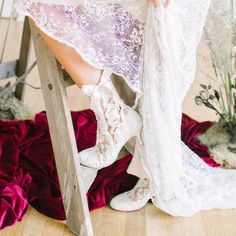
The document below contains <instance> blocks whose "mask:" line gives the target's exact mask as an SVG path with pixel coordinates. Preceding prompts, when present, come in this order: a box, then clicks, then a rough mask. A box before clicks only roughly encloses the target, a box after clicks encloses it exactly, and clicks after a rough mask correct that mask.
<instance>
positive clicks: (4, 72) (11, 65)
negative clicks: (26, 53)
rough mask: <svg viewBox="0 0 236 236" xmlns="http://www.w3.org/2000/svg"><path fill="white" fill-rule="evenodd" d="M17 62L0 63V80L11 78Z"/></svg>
mask: <svg viewBox="0 0 236 236" xmlns="http://www.w3.org/2000/svg"><path fill="white" fill-rule="evenodd" d="M17 61H18V60H14V61H8V62H2V63H0V80H3V79H7V78H10V77H13V75H14V74H15V73H16V65H17Z"/></svg>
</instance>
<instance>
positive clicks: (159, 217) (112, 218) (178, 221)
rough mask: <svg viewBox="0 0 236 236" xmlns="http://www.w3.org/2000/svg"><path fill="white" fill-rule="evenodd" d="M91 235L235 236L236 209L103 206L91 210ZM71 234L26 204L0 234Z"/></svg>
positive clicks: (59, 223)
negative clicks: (186, 213) (178, 212)
mask: <svg viewBox="0 0 236 236" xmlns="http://www.w3.org/2000/svg"><path fill="white" fill-rule="evenodd" d="M91 217H92V223H93V228H94V232H95V236H190V235H191V236H235V235H236V224H235V218H236V210H212V211H206V212H201V213H197V214H195V215H194V216H192V217H188V218H183V217H173V216H170V215H168V214H166V213H164V212H162V211H161V210H159V209H157V208H156V207H154V206H153V204H151V203H148V204H147V205H146V207H145V208H143V209H141V210H138V211H135V212H129V213H126V212H118V211H114V210H112V209H110V208H109V207H104V208H101V209H99V210H95V211H92V212H91ZM70 235H71V236H72V235H73V234H72V233H70V232H69V231H68V229H67V226H66V222H65V221H57V220H54V219H51V218H48V217H46V216H44V215H42V214H40V213H39V212H37V211H36V210H35V209H34V208H32V207H30V208H29V210H28V211H27V213H26V216H25V217H24V219H23V220H22V222H18V223H16V224H15V225H13V226H10V227H7V228H5V229H3V230H1V231H0V236H70Z"/></svg>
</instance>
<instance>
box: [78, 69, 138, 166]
mask: <svg viewBox="0 0 236 236" xmlns="http://www.w3.org/2000/svg"><path fill="white" fill-rule="evenodd" d="M111 74H112V72H111V71H108V70H104V71H103V74H102V77H101V80H100V82H99V83H98V84H97V85H83V86H82V88H81V89H82V92H83V93H84V94H85V95H87V96H88V97H89V99H90V109H92V110H93V111H94V114H95V116H96V120H97V136H96V137H97V139H96V145H95V146H94V147H91V148H88V149H86V150H83V151H81V152H80V153H79V154H78V155H79V159H80V162H81V164H82V165H85V166H89V167H93V168H97V169H99V168H103V167H106V166H109V165H111V164H112V163H113V162H114V161H115V160H116V159H117V156H118V154H119V152H120V150H121V148H122V147H123V146H124V145H125V143H126V142H127V141H128V140H129V139H130V138H132V137H134V136H136V135H138V133H139V131H140V130H141V127H142V120H141V117H140V116H139V114H138V113H137V112H136V111H135V110H134V109H133V108H131V107H129V106H127V105H126V104H125V103H124V102H123V100H122V99H121V98H120V96H119V94H118V93H117V91H116V89H115V87H114V85H113V83H112V81H111V78H110V77H111Z"/></svg>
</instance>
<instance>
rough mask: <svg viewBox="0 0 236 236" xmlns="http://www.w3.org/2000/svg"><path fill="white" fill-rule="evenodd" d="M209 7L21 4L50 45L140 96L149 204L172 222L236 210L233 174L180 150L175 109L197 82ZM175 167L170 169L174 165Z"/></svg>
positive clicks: (32, 0)
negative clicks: (71, 51) (64, 48)
mask: <svg viewBox="0 0 236 236" xmlns="http://www.w3.org/2000/svg"><path fill="white" fill-rule="evenodd" d="M209 5H210V0H188V1H186V0H172V3H171V4H170V6H169V8H167V9H165V8H164V7H163V6H161V7H158V8H154V7H153V6H152V5H150V4H148V1H146V0H120V1H119V0H98V1H95V0H94V1H86V0H81V1H76V0H73V1H72V0H65V1H61V0H58V1H57V0H49V1H43V0H41V1H40V0H20V1H18V4H17V7H18V9H19V11H21V12H23V13H24V14H26V15H30V16H31V17H33V18H34V19H35V21H36V23H37V24H38V26H39V27H40V28H41V29H42V30H43V31H45V32H46V33H47V34H49V35H51V36H52V37H53V38H55V39H57V40H59V41H61V42H64V43H66V44H67V45H70V46H72V47H74V48H75V49H76V50H77V51H78V52H79V53H80V54H81V56H82V57H83V58H84V59H85V60H86V61H88V62H89V63H90V64H92V65H95V66H96V67H99V68H108V69H111V70H112V71H113V72H114V73H116V74H119V75H121V76H122V77H123V78H124V79H125V81H126V82H127V84H128V85H129V86H130V87H131V88H132V89H133V90H134V91H136V92H138V93H139V94H142V95H143V96H142V97H140V99H139V103H138V111H139V113H140V115H141V116H142V118H143V129H142V141H143V143H144V145H140V143H137V144H136V147H135V148H137V150H139V153H141V161H142V165H143V167H144V169H145V171H146V173H147V175H148V176H149V177H150V180H151V186H152V188H153V195H154V196H153V198H152V200H153V202H154V204H155V205H156V207H158V208H160V209H162V210H163V211H165V212H167V213H169V214H171V215H173V216H191V215H192V214H194V213H196V212H198V211H202V210H209V209H213V208H221V209H228V208H236V171H234V170H223V169H216V168H212V167H209V166H208V165H207V164H205V163H204V162H203V161H202V160H201V159H200V158H199V157H198V156H197V155H196V154H195V153H193V152H192V151H191V150H189V149H188V147H187V146H186V145H185V144H184V143H182V141H181V136H180V125H181V114H182V113H181V105H182V101H183V99H184V97H185V95H186V92H187V91H188V89H189V87H190V85H191V83H192V81H193V79H194V74H195V68H196V48H197V45H198V42H199V40H200V37H201V33H202V30H203V26H204V23H205V19H206V15H207V12H208V9H209ZM173 163H174V164H173Z"/></svg>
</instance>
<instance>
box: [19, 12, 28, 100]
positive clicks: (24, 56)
mask: <svg viewBox="0 0 236 236" xmlns="http://www.w3.org/2000/svg"><path fill="white" fill-rule="evenodd" d="M29 48H30V27H29V18H28V17H27V16H26V17H25V21H24V27H23V33H22V39H21V47H20V57H19V59H18V61H17V66H16V75H17V76H18V77H20V76H22V75H23V74H24V73H25V71H26V67H27V62H28V57H29ZM23 91H24V84H23V83H19V84H17V85H16V88H15V96H16V97H17V98H18V99H19V100H21V99H22V95H23Z"/></svg>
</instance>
